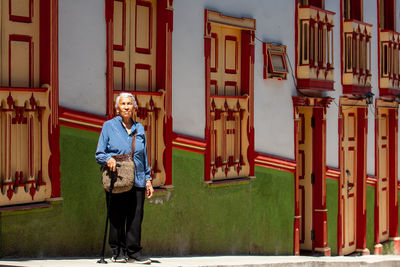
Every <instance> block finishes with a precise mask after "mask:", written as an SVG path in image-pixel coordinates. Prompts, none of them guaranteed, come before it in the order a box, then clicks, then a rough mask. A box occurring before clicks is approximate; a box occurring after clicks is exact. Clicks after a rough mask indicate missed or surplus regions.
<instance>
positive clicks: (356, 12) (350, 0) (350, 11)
mask: <svg viewBox="0 0 400 267" xmlns="http://www.w3.org/2000/svg"><path fill="white" fill-rule="evenodd" d="M362 10H363V0H344V18H345V19H354V20H358V21H362V20H363V12H362Z"/></svg>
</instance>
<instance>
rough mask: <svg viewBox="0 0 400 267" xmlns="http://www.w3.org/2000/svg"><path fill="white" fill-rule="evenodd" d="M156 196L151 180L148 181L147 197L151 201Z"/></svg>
mask: <svg viewBox="0 0 400 267" xmlns="http://www.w3.org/2000/svg"><path fill="white" fill-rule="evenodd" d="M153 194H154V188H153V185H152V184H151V181H150V180H147V181H146V196H147V198H148V199H150V198H151V197H152V196H153Z"/></svg>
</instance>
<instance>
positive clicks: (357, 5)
mask: <svg viewBox="0 0 400 267" xmlns="http://www.w3.org/2000/svg"><path fill="white" fill-rule="evenodd" d="M342 3H343V5H344V14H343V18H342V19H343V33H342V43H343V50H342V55H343V66H342V68H343V74H342V75H343V76H342V78H343V79H342V81H343V93H344V94H355V95H365V94H366V93H367V92H369V91H370V90H371V29H372V25H370V24H368V23H365V22H363V21H362V18H363V13H362V10H363V2H362V0H343V2H342Z"/></svg>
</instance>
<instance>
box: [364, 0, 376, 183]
mask: <svg viewBox="0 0 400 267" xmlns="http://www.w3.org/2000/svg"><path fill="white" fill-rule="evenodd" d="M377 8H378V6H377V2H376V1H375V2H374V3H369V4H364V22H366V23H369V24H372V25H373V26H372V39H371V44H372V47H371V73H372V77H371V86H372V89H371V91H372V93H373V94H374V95H375V96H374V97H375V98H378V97H379V81H378V75H379V69H378V34H379V31H378V13H377ZM367 136H368V139H367V173H368V174H369V175H375V101H374V103H373V104H372V105H370V106H369V109H368V135H367Z"/></svg>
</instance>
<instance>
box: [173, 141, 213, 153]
mask: <svg viewBox="0 0 400 267" xmlns="http://www.w3.org/2000/svg"><path fill="white" fill-rule="evenodd" d="M172 144H173V145H177V146H183V147H188V148H193V149H196V150H201V151H205V150H206V148H205V147H200V146H193V145H188V144H185V143H180V142H176V141H172Z"/></svg>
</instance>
